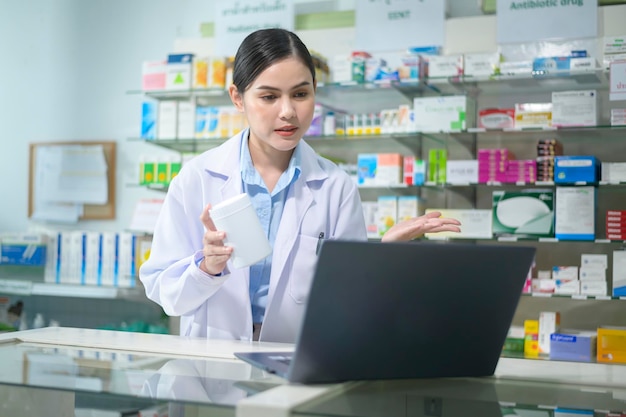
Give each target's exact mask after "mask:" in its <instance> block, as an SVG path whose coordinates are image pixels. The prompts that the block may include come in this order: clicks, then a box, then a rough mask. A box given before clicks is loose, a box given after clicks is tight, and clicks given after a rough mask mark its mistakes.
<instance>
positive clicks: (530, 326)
mask: <svg viewBox="0 0 626 417" xmlns="http://www.w3.org/2000/svg"><path fill="white" fill-rule="evenodd" d="M524 334H525V335H528V334H539V320H524Z"/></svg>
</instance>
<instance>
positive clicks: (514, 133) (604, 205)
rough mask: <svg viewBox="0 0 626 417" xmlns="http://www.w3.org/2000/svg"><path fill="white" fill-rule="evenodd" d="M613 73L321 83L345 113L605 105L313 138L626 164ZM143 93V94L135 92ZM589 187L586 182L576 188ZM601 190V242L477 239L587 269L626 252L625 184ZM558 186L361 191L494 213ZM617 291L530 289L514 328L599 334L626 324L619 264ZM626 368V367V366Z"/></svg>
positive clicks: (322, 144)
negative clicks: (613, 229) (549, 315)
mask: <svg viewBox="0 0 626 417" xmlns="http://www.w3.org/2000/svg"><path fill="white" fill-rule="evenodd" d="M608 89H609V78H608V72H607V71H604V70H590V71H585V72H578V73H557V74H541V75H530V74H529V75H521V76H519V75H518V76H504V75H502V76H492V77H485V78H476V77H454V78H445V79H430V80H428V81H420V82H406V83H404V82H385V83H353V82H349V83H340V84H323V85H319V86H318V91H317V100H318V101H319V102H320V103H322V104H324V105H325V106H327V107H329V108H331V109H334V110H337V111H342V112H346V113H365V112H377V111H380V110H381V109H386V108H395V107H397V106H398V105H400V104H407V105H412V102H413V99H414V98H415V97H424V96H432V95H467V96H469V97H472V98H473V99H474V100H475V101H476V110H477V111H478V110H480V109H483V108H490V107H491V108H493V107H500V108H505V107H513V106H514V104H515V103H522V102H550V101H551V94H552V92H554V91H571V90H596V91H597V95H598V107H599V109H600V113H599V117H598V120H599V121H600V122H599V124H598V126H593V127H572V128H558V129H556V128H546V129H500V130H485V129H478V128H468V129H467V130H463V131H457V132H439V133H423V132H412V133H396V134H383V135H377V136H360V137H345V136H341V137H339V136H320V137H310V138H305V139H306V141H307V143H309V144H310V145H311V146H313V147H314V148H315V149H316V151H318V152H319V153H320V154H323V155H325V156H331V157H332V159H334V160H338V161H345V162H348V163H353V164H354V163H356V158H357V154H358V153H368V152H399V153H403V154H413V155H416V156H422V157H426V155H427V153H428V150H429V149H431V148H445V149H446V150H447V151H448V160H453V159H468V156H469V158H476V154H477V150H478V149H480V148H499V147H506V148H508V149H510V150H511V151H512V152H513V153H514V154H515V156H516V158H517V159H534V158H535V157H536V153H535V152H536V148H535V145H536V143H537V140H539V139H558V140H559V141H560V142H561V143H562V144H563V148H564V154H565V155H595V156H596V157H597V158H598V159H599V160H600V161H601V162H624V161H626V127H619V126H610V125H609V124H608V122H607V121H608V120H609V119H610V118H609V116H608V114H609V113H610V109H611V107H612V106H614V107H618V104H615V103H612V102H610V101H609V99H608ZM133 93H141V92H138V91H136V92H133ZM146 95H148V96H150V97H151V98H153V99H156V100H169V99H185V100H189V99H193V98H197V99H200V100H205V102H206V100H208V101H209V102H212V101H215V104H223V103H225V102H228V96H227V95H226V93H225V92H224V91H222V90H219V91H215V90H211V91H183V92H176V93H172V92H150V93H146ZM225 139H226V138H222V139H214V140H206V139H192V138H189V139H179V140H168V141H160V140H155V141H150V143H153V144H155V145H158V146H163V147H166V148H169V149H173V150H177V151H180V152H201V151H204V150H206V149H209V148H212V147H214V146H217V145H219V144H220V143H222V142H223V141H224V140H225ZM576 185H587V184H576ZM592 185H594V186H595V187H597V196H598V199H597V211H596V212H597V219H596V225H597V226H596V234H595V236H596V239H595V240H593V241H559V240H558V239H554V238H537V239H521V238H511V237H506V238H494V239H491V240H474V242H475V243H476V244H484V243H490V244H492V243H494V241H496V242H497V243H498V244H502V245H530V246H535V247H536V248H537V260H536V261H537V269H543V270H546V269H551V267H552V266H553V265H579V264H580V255H581V254H582V253H595V254H607V255H608V256H609V261H610V260H611V259H612V256H611V254H612V252H613V251H616V250H623V249H624V248H625V245H624V242H622V241H609V240H606V239H605V236H606V233H605V230H604V224H605V222H604V213H605V212H606V210H608V209H625V208H626V203H625V202H626V183H605V182H599V183H596V184H592ZM526 188H550V189H554V188H555V184H554V183H545V182H543V183H529V184H527V183H515V184H501V183H489V184H434V183H426V184H425V185H423V186H421V187H406V186H398V187H373V188H362V189H361V195H362V199H363V200H364V201H367V200H375V199H376V197H377V196H378V195H381V194H397V195H418V196H420V197H421V198H423V199H424V201H425V202H426V205H427V206H428V207H445V208H463V209H465V208H478V209H490V208H491V204H492V192H493V191H494V190H503V189H504V190H508V189H513V190H516V189H526ZM607 280H608V287H609V290H608V293H607V294H606V295H603V296H579V295H574V296H556V295H550V294H525V295H524V296H523V297H522V299H521V301H520V305H519V307H518V311H517V313H516V315H515V318H514V323H513V324H514V325H522V324H523V321H524V320H525V319H537V318H538V317H539V313H540V312H541V311H559V312H560V313H561V327H562V328H564V329H583V330H593V329H595V328H597V326H599V325H614V326H626V300H624V299H623V297H611V296H610V295H609V294H610V288H611V265H609V269H608V270H607ZM624 369H626V368H624Z"/></svg>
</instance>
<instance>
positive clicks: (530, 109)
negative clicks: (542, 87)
mask: <svg viewBox="0 0 626 417" xmlns="http://www.w3.org/2000/svg"><path fill="white" fill-rule="evenodd" d="M551 126H552V103H515V128H516V129H524V128H533V129H534V128H546V127H551Z"/></svg>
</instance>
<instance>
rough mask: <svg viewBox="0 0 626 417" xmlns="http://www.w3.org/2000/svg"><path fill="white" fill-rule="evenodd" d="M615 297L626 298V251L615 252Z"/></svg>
mask: <svg viewBox="0 0 626 417" xmlns="http://www.w3.org/2000/svg"><path fill="white" fill-rule="evenodd" d="M612 269H613V291H612V293H613V297H623V296H626V251H624V250H616V251H613V268H612Z"/></svg>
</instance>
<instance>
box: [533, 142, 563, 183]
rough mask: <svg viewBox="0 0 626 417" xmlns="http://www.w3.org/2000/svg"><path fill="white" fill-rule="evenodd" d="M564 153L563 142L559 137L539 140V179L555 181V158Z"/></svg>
mask: <svg viewBox="0 0 626 417" xmlns="http://www.w3.org/2000/svg"><path fill="white" fill-rule="evenodd" d="M557 155H563V144H562V143H561V142H559V141H558V140H557V139H540V140H539V141H538V142H537V181H539V182H553V181H554V158H555V157H556V156H557Z"/></svg>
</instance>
